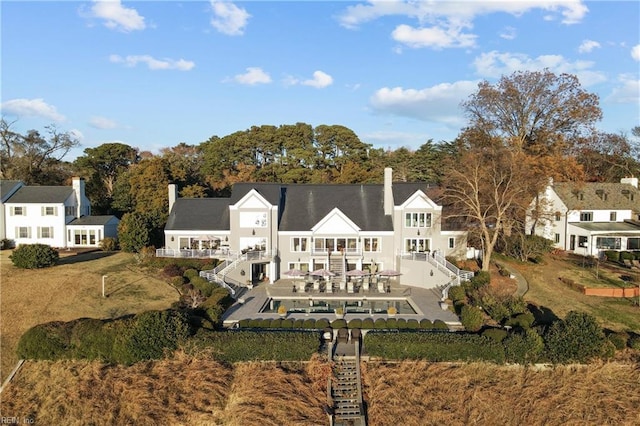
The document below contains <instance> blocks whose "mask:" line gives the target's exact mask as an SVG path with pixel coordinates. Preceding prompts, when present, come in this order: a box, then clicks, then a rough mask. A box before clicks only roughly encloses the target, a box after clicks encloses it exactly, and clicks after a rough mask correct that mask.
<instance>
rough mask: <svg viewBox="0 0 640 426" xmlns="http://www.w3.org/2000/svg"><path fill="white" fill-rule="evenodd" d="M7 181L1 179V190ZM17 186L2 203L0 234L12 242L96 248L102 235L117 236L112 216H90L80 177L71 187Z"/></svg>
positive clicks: (76, 178)
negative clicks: (0, 227) (0, 232)
mask: <svg viewBox="0 0 640 426" xmlns="http://www.w3.org/2000/svg"><path fill="white" fill-rule="evenodd" d="M8 182H10V181H2V188H3V192H4V188H5V183H6V186H7V188H9V186H10V185H9V183H8ZM13 182H15V181H13ZM17 186H18V187H17V188H16V189H15V190H13V191H12V192H11V193H10V194H9V193H7V194H8V195H7V197H6V199H4V198H5V197H4V196H3V205H2V214H3V218H2V219H3V221H2V235H3V236H4V238H6V239H8V240H12V241H13V242H14V244H15V245H19V244H34V243H40V244H47V245H50V246H52V247H60V248H66V247H97V246H99V244H100V241H101V240H102V239H103V238H105V237H113V238H117V235H118V234H117V224H118V219H117V218H116V217H115V216H90V214H91V204H90V202H89V199H88V198H87V197H86V195H85V183H84V179H82V178H78V177H74V178H73V179H72V185H71V186H25V185H22V183H21V182H20V184H19V185H17ZM12 188H13V187H12ZM3 195H4V194H3Z"/></svg>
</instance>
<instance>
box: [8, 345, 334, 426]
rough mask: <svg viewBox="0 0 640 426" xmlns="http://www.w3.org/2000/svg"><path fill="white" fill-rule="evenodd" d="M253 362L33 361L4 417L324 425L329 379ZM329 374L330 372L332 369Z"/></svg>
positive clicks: (181, 358) (179, 357)
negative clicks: (122, 363)
mask: <svg viewBox="0 0 640 426" xmlns="http://www.w3.org/2000/svg"><path fill="white" fill-rule="evenodd" d="M313 363H314V362H312V363H309V364H308V365H307V366H306V368H305V366H304V365H302V364H300V363H298V364H295V365H293V367H295V368H284V367H282V366H280V365H277V364H275V363H263V362H253V363H245V364H238V365H236V366H234V367H227V366H223V365H221V364H219V363H217V362H215V361H212V360H211V359H209V358H206V357H191V356H187V355H185V354H183V353H178V354H176V355H175V356H174V358H172V359H167V360H162V361H155V362H143V363H138V364H135V365H133V366H131V367H123V366H106V365H104V364H101V363H98V362H79V361H76V362H74V361H58V362H48V361H39V362H36V361H29V362H27V363H25V364H24V366H23V369H21V370H20V372H19V373H18V375H17V376H16V378H15V379H14V380H13V381H12V382H11V384H10V385H9V386H8V387H7V388H6V389H5V390H4V391H3V393H2V410H0V411H1V415H2V416H19V417H21V418H29V419H33V420H35V422H36V424H65V425H80V424H99V425H102V424H105V425H106V424H141V425H159V424H172V425H173V424H176V425H242V426H251V425H260V426H267V425H274V426H276V425H277V426H281V425H324V424H326V423H327V416H326V414H325V413H324V404H325V403H326V394H325V393H324V392H325V391H326V380H325V383H324V387H323V389H322V390H321V391H320V392H319V391H318V387H319V386H318V383H317V382H316V380H319V381H322V380H323V379H322V378H319V377H320V376H322V374H320V375H316V378H315V379H312V378H310V376H309V375H308V374H307V371H308V370H309V368H311V369H312V370H314V369H315V370H316V371H326V370H327V369H326V365H328V364H326V363H324V365H325V366H323V363H322V362H315V364H316V365H315V366H311V367H310V365H311V364H313ZM329 370H330V368H329Z"/></svg>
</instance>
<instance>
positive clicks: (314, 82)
mask: <svg viewBox="0 0 640 426" xmlns="http://www.w3.org/2000/svg"><path fill="white" fill-rule="evenodd" d="M300 84H302V85H304V86H311V87H315V88H316V89H322V88H325V87H327V86H331V85H332V84H333V77H331V76H330V75H329V74H327V73H325V72H322V71H315V72H314V73H313V78H312V79H309V80H304V81H303V82H301V83H300Z"/></svg>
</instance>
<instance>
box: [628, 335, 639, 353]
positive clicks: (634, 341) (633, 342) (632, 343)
mask: <svg viewBox="0 0 640 426" xmlns="http://www.w3.org/2000/svg"><path fill="white" fill-rule="evenodd" d="M628 345H629V347H630V348H631V349H635V350H640V336H639V335H634V336H631V337H630V338H629V342H628Z"/></svg>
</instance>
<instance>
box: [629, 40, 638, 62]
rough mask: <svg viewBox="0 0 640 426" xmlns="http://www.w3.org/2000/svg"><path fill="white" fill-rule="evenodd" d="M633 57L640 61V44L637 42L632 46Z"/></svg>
mask: <svg viewBox="0 0 640 426" xmlns="http://www.w3.org/2000/svg"><path fill="white" fill-rule="evenodd" d="M631 57H632V58H633V59H635V60H636V61H640V44H636V45H635V46H633V47H632V48H631Z"/></svg>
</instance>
